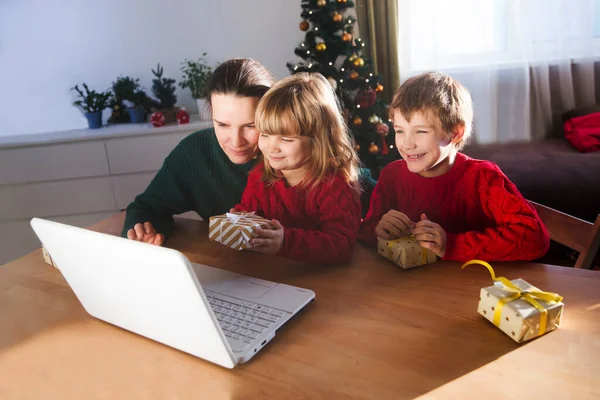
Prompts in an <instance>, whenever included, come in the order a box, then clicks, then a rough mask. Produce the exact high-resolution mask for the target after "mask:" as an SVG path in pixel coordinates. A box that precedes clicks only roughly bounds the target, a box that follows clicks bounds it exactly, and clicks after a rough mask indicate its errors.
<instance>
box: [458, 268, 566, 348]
mask: <svg viewBox="0 0 600 400" xmlns="http://www.w3.org/2000/svg"><path fill="white" fill-rule="evenodd" d="M472 264H479V265H483V266H484V267H486V268H487V269H488V270H489V271H490V274H491V275H492V280H493V281H494V284H493V285H492V286H489V287H485V288H483V289H481V293H480V295H479V305H478V307H477V312H478V313H479V314H481V315H482V316H483V317H485V318H486V319H487V320H488V321H490V322H492V323H493V324H494V325H496V326H497V327H498V328H500V330H501V331H502V332H504V333H506V334H507V335H508V336H510V337H511V338H512V339H513V340H514V341H515V342H517V343H521V342H525V341H527V340H530V339H533V338H535V337H538V336H541V335H543V334H544V333H547V332H550V331H553V330H555V329H556V328H558V326H559V325H560V318H561V316H562V311H563V309H564V304H563V303H562V297H561V296H559V295H558V294H556V293H550V292H542V291H541V290H539V289H538V288H536V287H535V286H532V285H530V284H529V283H527V282H526V281H524V280H523V279H520V278H519V279H513V280H508V279H506V278H504V277H496V275H495V273H494V269H493V268H492V266H491V265H490V264H488V263H487V262H485V261H481V260H472V261H469V262H467V263H465V264H464V265H463V266H462V268H464V267H466V266H467V265H472Z"/></svg>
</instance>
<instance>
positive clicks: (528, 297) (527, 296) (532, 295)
mask: <svg viewBox="0 0 600 400" xmlns="http://www.w3.org/2000/svg"><path fill="white" fill-rule="evenodd" d="M472 264H479V265H483V266H484V267H486V268H487V269H488V271H490V275H491V276H492V280H493V281H494V282H499V283H501V284H502V285H503V286H504V287H503V288H502V290H504V291H507V292H512V293H513V294H512V295H510V296H507V297H503V298H501V299H500V300H498V303H497V304H496V309H495V310H494V325H496V326H498V327H499V326H500V320H501V318H502V309H503V308H504V305H505V304H506V303H510V302H511V301H513V300H516V299H523V300H525V301H526V302H528V303H529V304H531V305H532V306H534V307H535V308H536V309H537V310H538V311H539V312H540V330H539V332H538V334H539V335H543V334H544V333H546V325H547V323H548V310H547V309H546V308H545V307H544V306H542V305H541V304H540V303H539V302H538V301H537V300H544V301H547V302H557V303H558V302H560V301H562V299H563V298H562V296H559V295H558V294H556V293H551V292H542V291H541V290H537V289H521V288H520V287H518V286H517V285H515V284H514V283H512V282H511V281H510V280H508V279H506V278H504V277H502V276H499V277H496V274H495V273H494V269H493V268H492V266H491V265H490V264H488V263H487V262H485V261H481V260H471V261H468V262H466V263H464V264H463V266H462V267H461V268H464V267H466V266H468V265H472Z"/></svg>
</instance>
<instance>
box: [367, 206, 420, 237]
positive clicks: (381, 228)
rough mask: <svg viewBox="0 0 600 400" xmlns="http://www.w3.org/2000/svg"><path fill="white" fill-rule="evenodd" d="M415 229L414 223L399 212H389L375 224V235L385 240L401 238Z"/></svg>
mask: <svg viewBox="0 0 600 400" xmlns="http://www.w3.org/2000/svg"><path fill="white" fill-rule="evenodd" d="M414 227H415V223H414V222H412V221H411V220H410V218H408V217H407V216H406V214H404V213H401V212H400V211H396V210H390V211H388V212H387V213H386V214H384V216H383V217H381V220H380V221H379V223H378V224H377V227H376V228H375V234H376V235H377V237H380V238H382V239H385V240H391V239H395V238H399V237H402V236H403V235H404V234H406V233H408V232H409V231H410V230H411V229H412V228H414Z"/></svg>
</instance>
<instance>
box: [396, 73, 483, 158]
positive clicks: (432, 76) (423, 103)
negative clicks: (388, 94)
mask: <svg viewBox="0 0 600 400" xmlns="http://www.w3.org/2000/svg"><path fill="white" fill-rule="evenodd" d="M396 110H399V111H400V112H401V113H402V116H404V118H406V120H407V121H410V118H411V117H412V115H413V114H414V113H415V112H421V113H423V114H425V115H427V114H429V115H434V116H436V117H437V118H438V119H439V120H440V122H441V124H442V129H443V130H444V131H446V132H448V133H452V132H453V130H454V128H456V126H464V128H465V132H464V135H463V136H462V138H460V140H459V141H458V142H456V147H457V148H458V150H461V149H462V148H463V147H464V146H465V144H466V142H467V139H468V138H469V136H470V135H471V131H472V129H473V101H472V100H471V94H470V93H469V91H468V90H467V88H465V87H464V86H463V85H462V84H461V83H460V82H458V81H457V80H455V79H453V78H452V77H450V76H448V75H445V74H442V73H440V72H428V73H424V74H421V75H417V76H414V77H412V78H410V79H407V80H406V81H405V82H404V83H403V84H402V86H400V88H399V89H398V91H397V92H396V93H395V94H394V98H393V99H392V104H391V105H390V118H394V111H396Z"/></svg>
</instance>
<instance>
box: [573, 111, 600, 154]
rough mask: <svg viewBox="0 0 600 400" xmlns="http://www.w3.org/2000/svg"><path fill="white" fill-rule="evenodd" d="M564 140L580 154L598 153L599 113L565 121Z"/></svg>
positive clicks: (599, 136)
mask: <svg viewBox="0 0 600 400" xmlns="http://www.w3.org/2000/svg"><path fill="white" fill-rule="evenodd" d="M565 138H566V139H567V140H568V141H569V142H570V143H571V144H572V145H573V147H575V148H576V149H577V150H579V151H580V152H582V153H591V152H594V151H600V112H596V113H592V114H588V115H584V116H583V117H575V118H571V119H568V120H567V121H565Z"/></svg>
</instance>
